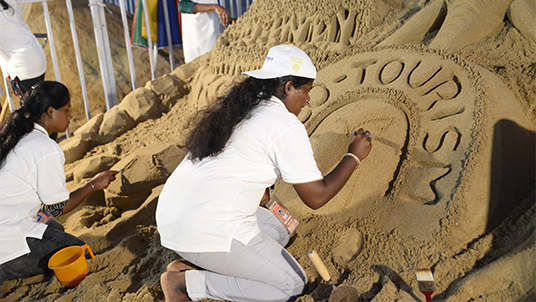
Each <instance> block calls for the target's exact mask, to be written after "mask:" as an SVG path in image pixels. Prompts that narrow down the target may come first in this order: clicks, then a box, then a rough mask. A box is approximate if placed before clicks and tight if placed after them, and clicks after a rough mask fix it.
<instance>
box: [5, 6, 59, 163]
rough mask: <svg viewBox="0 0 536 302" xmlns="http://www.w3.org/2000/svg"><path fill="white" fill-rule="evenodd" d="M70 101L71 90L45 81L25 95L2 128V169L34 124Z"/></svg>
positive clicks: (57, 83) (56, 83)
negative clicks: (50, 110) (47, 113)
mask: <svg viewBox="0 0 536 302" xmlns="http://www.w3.org/2000/svg"><path fill="white" fill-rule="evenodd" d="M0 1H2V0H0ZM69 101H70V96H69V90H68V89H67V87H65V85H63V84H62V83H59V82H53V81H43V82H40V83H38V84H36V85H34V86H32V88H31V89H30V90H28V91H27V92H26V94H25V95H24V103H23V104H22V106H21V107H20V108H19V109H18V110H16V111H15V112H13V113H11V114H10V115H9V117H8V118H7V121H6V123H5V124H4V125H3V126H2V128H0V169H1V168H2V166H3V165H4V162H5V160H6V158H7V155H8V154H9V152H10V151H11V150H13V148H15V146H16V145H17V144H18V143H19V141H20V140H21V139H22V138H23V137H24V136H25V135H26V134H28V133H30V132H31V131H32V130H33V129H34V123H36V122H37V121H39V119H40V118H41V116H42V115H43V113H45V112H47V110H48V108H50V107H52V108H54V109H60V108H61V107H63V106H65V105H67V104H68V103H69Z"/></svg>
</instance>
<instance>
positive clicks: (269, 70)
mask: <svg viewBox="0 0 536 302" xmlns="http://www.w3.org/2000/svg"><path fill="white" fill-rule="evenodd" d="M244 74H246V75H249V78H247V79H245V80H244V81H242V82H240V83H238V84H236V85H235V86H234V87H233V88H231V90H230V92H229V93H228V94H226V95H225V96H223V97H221V98H219V99H218V100H217V101H216V102H215V103H214V104H213V105H212V106H210V107H208V108H207V109H206V110H204V111H200V116H196V117H194V121H198V123H197V124H196V126H195V127H194V128H193V130H192V132H191V133H190V135H189V136H188V138H187V140H186V143H185V146H186V147H187V149H188V151H189V152H188V154H187V156H186V157H185V159H184V160H183V161H182V162H181V163H180V164H179V166H178V167H177V168H176V169H175V171H174V172H173V173H172V175H171V176H170V177H169V178H168V180H167V181H166V184H165V185H164V188H163V190H162V193H161V194H160V197H159V200H158V205H157V209H156V223H157V227H158V232H159V233H160V237H161V243H162V245H163V246H164V247H167V248H169V249H171V250H173V251H175V252H176V253H177V254H178V255H179V256H180V257H182V259H183V260H186V261H180V260H175V261H174V262H171V263H170V264H169V265H168V267H167V272H165V273H163V274H162V276H161V285H162V289H163V292H164V295H165V297H166V301H168V302H170V301H191V300H194V301H198V300H202V299H206V298H209V299H216V300H229V301H249V302H252V301H262V302H265V301H287V300H289V299H290V298H291V297H295V296H297V295H300V294H302V292H303V290H304V289H305V285H306V283H307V276H306V275H305V272H304V270H303V269H302V267H301V266H300V264H299V263H298V262H297V261H296V260H295V259H294V257H292V255H290V253H288V251H287V250H286V249H285V248H284V246H285V245H286V244H287V243H288V241H289V239H290V238H289V237H290V234H289V233H288V232H287V230H286V228H285V227H284V226H282V224H281V222H280V221H279V220H278V218H277V217H276V216H275V215H273V214H272V213H270V212H269V210H268V209H266V208H264V207H262V206H261V205H263V204H264V203H266V200H268V198H269V197H268V196H267V194H268V193H267V188H269V187H270V186H271V185H273V184H275V183H276V182H278V181H279V180H281V179H282V180H283V181H285V182H286V183H289V184H292V185H293V186H294V189H295V190H296V192H297V193H298V195H299V197H300V198H301V200H302V201H303V202H304V203H305V204H306V205H307V206H309V207H310V208H312V209H318V208H320V207H322V206H324V205H325V204H326V203H327V202H328V201H329V200H330V199H331V198H333V197H334V196H335V195H336V194H337V193H338V192H339V191H340V190H341V189H342V188H343V186H344V185H345V184H346V182H347V181H348V179H349V178H350V176H351V175H352V173H353V172H354V170H355V169H356V168H357V166H358V165H359V163H360V160H363V159H365V158H366V157H367V155H368V154H369V152H370V150H371V147H372V144H371V140H372V137H371V136H370V133H369V132H368V131H364V130H363V129H359V130H357V132H356V135H355V136H354V137H353V139H352V141H351V142H350V144H349V146H348V153H346V154H344V155H343V154H341V155H340V156H341V161H340V163H339V164H338V165H337V167H335V168H334V169H333V171H331V172H330V173H329V174H327V175H326V176H325V177H322V173H321V172H320V171H319V170H318V167H317V165H316V162H315V159H314V156H313V150H312V147H311V143H310V141H309V136H308V135H307V130H306V129H305V126H304V125H303V124H302V123H301V122H300V120H299V119H298V118H297V115H298V114H299V113H300V111H301V110H302V108H303V107H304V106H305V105H306V103H307V102H308V101H309V100H310V98H309V91H310V90H311V89H312V88H313V81H314V79H315V78H316V68H315V66H314V65H313V63H312V62H311V60H310V58H309V57H308V56H307V54H305V53H304V52H303V51H302V50H300V49H299V48H297V47H294V46H291V45H280V46H275V47H272V48H271V49H270V51H269V52H268V55H267V57H266V60H265V62H264V65H263V67H262V69H259V70H254V71H249V72H245V73H244Z"/></svg>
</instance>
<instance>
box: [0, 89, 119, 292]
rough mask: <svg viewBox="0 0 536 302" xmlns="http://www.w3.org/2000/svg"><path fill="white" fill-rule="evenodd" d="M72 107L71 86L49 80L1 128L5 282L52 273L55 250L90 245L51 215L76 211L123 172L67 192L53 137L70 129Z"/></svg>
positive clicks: (0, 260) (0, 277)
mask: <svg viewBox="0 0 536 302" xmlns="http://www.w3.org/2000/svg"><path fill="white" fill-rule="evenodd" d="M70 107H71V101H70V96H69V90H68V89H67V87H65V86H64V85H63V84H61V83H58V82H51V81H43V82H40V83H39V84H36V85H35V86H33V87H32V88H30V90H29V91H28V92H26V94H25V100H24V104H23V106H22V107H21V108H19V109H18V110H16V111H15V112H13V113H12V114H11V115H9V117H8V119H7V121H6V123H5V124H4V125H3V126H2V128H1V129H0V246H1V247H2V248H0V283H1V282H2V281H4V280H10V279H16V278H24V277H30V276H35V275H39V274H43V273H50V272H51V270H50V269H49V268H48V260H49V259H50V257H51V256H52V255H54V253H55V252H57V251H59V250H60V249H62V248H64V247H67V246H72V245H84V242H83V241H82V240H80V239H78V238H77V237H75V236H73V235H70V234H67V233H65V232H64V231H63V227H62V225H61V224H60V223H59V222H57V221H55V220H54V219H52V218H51V217H57V216H60V215H62V214H65V213H68V212H70V211H72V210H73V209H74V208H76V207H77V206H78V205H80V204H81V203H82V201H84V200H85V199H86V198H87V197H89V195H90V194H91V193H93V192H94V191H95V190H100V189H104V188H106V187H108V185H109V184H110V182H111V181H113V180H114V179H115V175H116V174H117V172H116V171H104V172H101V173H98V174H97V175H96V176H95V177H93V178H92V179H91V180H90V181H88V182H87V183H85V184H84V185H83V186H82V187H80V188H78V189H77V190H75V191H73V192H69V191H68V190H67V184H66V181H65V171H64V169H63V165H64V163H65V157H64V154H63V150H62V149H61V147H60V146H59V145H58V144H57V143H56V142H55V141H53V140H51V139H50V138H49V134H50V133H52V132H64V131H65V129H66V128H67V126H68V125H69V120H70V119H71V114H70V112H69V109H70ZM44 222H47V223H44Z"/></svg>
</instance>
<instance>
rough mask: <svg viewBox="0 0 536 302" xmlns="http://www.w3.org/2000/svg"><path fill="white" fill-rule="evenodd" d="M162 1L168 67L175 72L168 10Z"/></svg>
mask: <svg viewBox="0 0 536 302" xmlns="http://www.w3.org/2000/svg"><path fill="white" fill-rule="evenodd" d="M160 1H163V3H162V4H163V6H164V22H165V24H166V36H167V40H168V51H169V65H170V66H171V71H173V70H175V55H174V54H173V39H172V38H171V26H170V25H169V8H168V4H167V0H160Z"/></svg>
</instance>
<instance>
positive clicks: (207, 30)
mask: <svg viewBox="0 0 536 302" xmlns="http://www.w3.org/2000/svg"><path fill="white" fill-rule="evenodd" d="M179 12H181V27H182V48H183V52H184V61H185V62H186V63H188V62H190V61H192V60H194V59H195V58H197V57H199V56H201V55H203V54H205V53H207V52H209V51H210V50H211V49H212V47H213V46H214V44H215V43H216V40H218V36H219V35H220V34H221V33H222V32H223V30H224V29H225V27H227V25H229V23H230V22H231V17H230V14H229V11H227V10H226V9H225V8H223V7H222V6H221V5H219V4H218V0H196V2H192V1H190V0H180V2H179Z"/></svg>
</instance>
